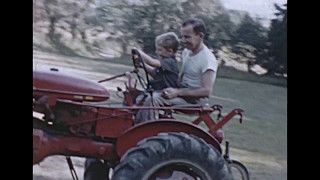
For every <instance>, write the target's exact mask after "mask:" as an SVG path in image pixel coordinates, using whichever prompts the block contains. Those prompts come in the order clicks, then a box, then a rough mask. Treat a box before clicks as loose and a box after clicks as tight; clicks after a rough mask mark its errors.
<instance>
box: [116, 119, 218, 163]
mask: <svg viewBox="0 0 320 180" xmlns="http://www.w3.org/2000/svg"><path fill="white" fill-rule="evenodd" d="M164 132H184V133H187V134H192V135H194V136H197V137H199V138H201V139H203V140H204V141H205V142H206V143H208V144H211V145H212V146H213V147H214V148H216V149H217V150H218V151H219V152H220V153H222V150H221V146H220V143H219V142H218V140H217V139H215V138H214V137H213V136H212V135H211V134H209V133H208V132H207V131H205V130H204V129H203V128H201V127H199V126H197V125H194V124H192V123H189V122H185V121H182V120H172V119H159V120H154V121H148V122H144V123H141V124H138V125H136V126H133V127H131V128H130V129H128V130H126V131H125V132H124V133H123V134H122V135H121V136H120V137H119V138H118V141H117V145H116V146H117V147H116V151H117V153H118V155H119V156H120V157H122V155H124V154H125V152H126V151H127V150H129V149H130V148H132V147H135V146H136V145H137V144H138V142H139V141H141V140H143V139H145V138H148V137H151V136H156V135H158V134H159V133H164Z"/></svg>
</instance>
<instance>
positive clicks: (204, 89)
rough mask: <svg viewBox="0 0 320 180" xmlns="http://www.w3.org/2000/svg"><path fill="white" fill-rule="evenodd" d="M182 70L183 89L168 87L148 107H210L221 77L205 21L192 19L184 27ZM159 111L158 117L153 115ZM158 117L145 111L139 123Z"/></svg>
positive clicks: (154, 95) (140, 114) (154, 97)
mask: <svg viewBox="0 0 320 180" xmlns="http://www.w3.org/2000/svg"><path fill="white" fill-rule="evenodd" d="M181 35H182V43H183V44H184V46H185V48H186V49H184V50H183V52H182V68H181V72H180V75H179V78H178V83H179V84H180V88H172V87H169V88H166V89H164V90H162V92H161V93H154V94H153V103H152V101H151V97H148V98H147V99H146V101H145V103H144V104H143V105H144V106H155V107H161V106H174V105H200V106H209V96H210V94H211V93H212V88H213V85H214V82H215V79H216V74H217V68H218V65H217V61H216V58H215V56H214V55H213V54H212V52H211V51H210V50H209V49H208V47H207V46H206V45H205V44H204V43H203V39H204V36H205V25H204V23H203V21H202V20H201V19H197V18H191V19H188V20H186V21H185V22H184V23H183V24H182V28H181ZM154 112H155V115H154V114H153V113H154ZM157 118H158V112H157V111H152V110H141V111H139V112H138V113H137V116H136V120H137V121H136V122H139V123H140V122H144V121H149V120H152V119H157Z"/></svg>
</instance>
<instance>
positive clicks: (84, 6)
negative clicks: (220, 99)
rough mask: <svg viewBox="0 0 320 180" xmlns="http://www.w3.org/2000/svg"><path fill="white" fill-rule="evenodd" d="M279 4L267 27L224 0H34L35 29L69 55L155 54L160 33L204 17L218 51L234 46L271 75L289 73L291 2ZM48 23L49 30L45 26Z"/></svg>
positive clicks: (208, 35) (250, 63) (239, 58)
mask: <svg viewBox="0 0 320 180" xmlns="http://www.w3.org/2000/svg"><path fill="white" fill-rule="evenodd" d="M88 7H90V8H88ZM275 8H276V10H277V12H276V15H277V17H276V18H275V19H273V20H272V23H271V26H270V28H269V29H267V28H265V27H263V26H262V25H261V24H260V23H259V22H258V21H256V20H255V19H253V18H252V17H250V16H249V15H248V14H243V12H242V15H239V14H241V13H239V14H238V15H236V16H237V17H236V18H238V20H239V22H238V23H235V21H234V19H233V18H234V17H235V16H233V17H231V12H230V11H228V10H226V9H225V8H224V7H223V6H222V5H221V3H220V1H219V0H202V1H198V0H175V1H172V0H152V1H151V0H145V1H128V0H118V1H103V0H81V1H80V0H79V1H76V2H69V1H66V0H34V27H35V28H34V29H36V31H37V32H36V33H39V34H41V33H43V32H46V33H45V35H43V36H44V37H45V38H46V39H47V41H48V42H49V43H50V44H51V46H52V47H53V48H55V49H57V50H59V51H61V52H63V53H64V54H66V55H82V56H90V57H97V52H101V51H104V53H108V51H109V50H108V49H113V50H114V49H115V50H114V51H117V53H118V54H126V53H128V52H130V51H129V49H130V47H132V46H136V45H138V46H141V47H142V48H143V50H144V51H146V52H147V53H150V54H154V51H155V45H154V39H155V37H156V36H157V35H159V34H161V33H164V32H168V31H173V32H176V33H177V34H178V35H180V33H179V32H180V26H181V23H182V22H183V20H185V19H187V18H189V17H198V18H201V19H203V21H204V22H205V24H206V36H205V44H207V45H208V46H209V48H211V49H213V52H214V53H217V52H218V51H219V50H222V49H223V47H228V48H229V49H230V52H232V53H234V54H237V56H236V58H235V59H233V60H236V61H242V63H243V62H245V63H247V64H248V71H249V72H252V71H250V67H252V66H254V65H255V64H257V65H260V66H262V67H264V68H265V69H267V71H268V74H270V75H275V74H280V75H283V74H286V73H287V32H286V31H287V10H286V5H284V7H280V6H278V5H275ZM41 22H47V23H46V24H45V23H42V24H41ZM38 24H40V25H38ZM44 24H45V25H44ZM43 26H47V27H46V28H47V30H41V28H42V27H43ZM39 29H40V30H39ZM41 31H42V32H41ZM103 33H104V34H103ZM34 34H35V32H34ZM41 38H42V37H41ZM41 38H35V39H41ZM108 43H109V44H108ZM35 46H40V45H39V44H36V45H35ZM181 48H182V47H181ZM114 51H113V52H114ZM226 53H228V52H226ZM217 56H218V55H217ZM228 58H230V57H225V59H226V60H228Z"/></svg>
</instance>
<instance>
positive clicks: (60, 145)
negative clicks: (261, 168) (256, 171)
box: [33, 51, 249, 180]
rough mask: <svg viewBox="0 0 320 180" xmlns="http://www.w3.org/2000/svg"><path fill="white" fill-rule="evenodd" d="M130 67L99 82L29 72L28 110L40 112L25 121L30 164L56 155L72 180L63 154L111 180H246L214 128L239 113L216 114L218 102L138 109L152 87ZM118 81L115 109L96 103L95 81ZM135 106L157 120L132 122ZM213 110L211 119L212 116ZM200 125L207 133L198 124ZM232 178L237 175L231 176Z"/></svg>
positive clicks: (100, 91)
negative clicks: (96, 162) (94, 165)
mask: <svg viewBox="0 0 320 180" xmlns="http://www.w3.org/2000/svg"><path fill="white" fill-rule="evenodd" d="M133 53H135V54H138V52H136V51H134V52H133ZM138 55H139V54H138ZM138 57H139V58H141V57H140V56H138ZM139 58H138V59H139ZM133 59H134V58H133ZM140 60H141V59H140ZM136 64H137V63H136V60H134V65H135V68H134V70H133V71H132V72H126V73H123V74H120V75H116V76H114V77H111V78H108V79H105V80H101V81H99V82H94V81H91V80H87V79H84V78H80V77H75V76H70V75H67V74H64V73H61V72H59V71H58V70H57V69H51V70H50V71H49V70H48V71H33V111H34V112H37V113H40V114H42V115H43V116H42V117H37V116H34V117H33V164H37V163H39V162H41V161H42V160H43V159H44V158H46V157H48V156H51V155H64V156H66V157H67V161H68V164H69V167H70V169H71V174H72V176H73V179H77V178H78V177H77V175H76V173H75V171H74V168H73V166H72V162H71V159H70V157H71V156H78V157H86V158H96V159H101V160H103V161H105V162H108V164H109V165H110V166H109V167H110V168H112V169H113V173H112V178H111V179H113V180H120V179H121V180H156V179H167V180H168V179H179V180H187V179H194V180H197V179H201V180H213V179H216V180H229V179H246V180H247V179H249V174H248V171H247V169H246V168H245V166H244V165H243V164H241V163H240V162H238V161H235V160H231V159H230V158H229V155H228V147H229V145H228V142H227V143H226V153H225V155H222V148H221V142H222V140H223V137H224V134H223V131H222V129H221V128H222V126H223V125H224V124H226V123H227V122H228V121H229V120H231V119H232V118H233V117H234V116H235V115H239V116H240V123H241V121H242V113H243V110H241V109H234V110H232V111H231V112H230V113H229V114H227V115H226V116H224V117H223V116H222V115H221V110H222V107H221V106H220V105H213V106H211V107H196V106H195V107H176V106H174V107H144V106H142V104H143V101H144V98H142V99H141V100H140V101H139V102H136V101H137V96H138V95H139V94H148V93H151V95H152V89H151V87H149V86H148V81H149V80H148V76H147V73H146V76H145V77H146V79H147V82H145V81H144V78H143V77H142V76H141V75H139V71H138V68H137V66H136ZM144 70H145V69H144ZM132 74H136V75H137V77H138V80H139V82H140V83H141V85H142V87H144V88H145V89H144V90H138V89H137V88H136V84H135V85H134V86H133V85H132ZM121 76H127V77H128V83H127V84H126V89H125V90H124V91H122V90H121V88H119V87H118V91H121V92H122V93H123V97H124V100H123V104H107V105H105V104H104V105H103V104H101V103H99V102H102V101H106V100H108V99H109V97H110V94H109V92H108V90H107V89H106V88H105V87H104V86H102V85H101V84H100V83H102V82H105V81H110V80H112V79H115V78H117V77H121ZM136 82H137V81H136ZM141 109H144V110H158V111H161V112H162V114H161V116H160V118H159V119H157V120H154V121H148V122H144V123H140V124H137V125H134V119H135V114H136V112H137V111H138V110H141ZM215 111H217V112H218V113H217V120H214V118H213V115H212V113H213V112H215ZM176 113H180V114H187V115H188V116H192V117H195V119H194V120H193V121H192V122H190V121H186V120H180V119H175V118H174V117H173V115H174V114H176ZM201 122H203V123H204V124H205V125H206V126H207V128H204V127H201V126H200V125H199V124H200V123H201ZM233 168H235V169H236V170H238V171H233V170H232V169H233ZM236 173H238V175H237V176H239V178H238V177H237V178H236V177H234V176H236ZM108 178H109V177H106V179H108Z"/></svg>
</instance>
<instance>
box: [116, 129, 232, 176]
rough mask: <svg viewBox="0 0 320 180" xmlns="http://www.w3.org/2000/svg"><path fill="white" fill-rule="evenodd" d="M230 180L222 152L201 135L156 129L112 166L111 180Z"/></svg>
mask: <svg viewBox="0 0 320 180" xmlns="http://www.w3.org/2000/svg"><path fill="white" fill-rule="evenodd" d="M159 178H160V179H162V180H170V179H179V180H180V179H181V180H198V179H201V180H232V179H233V177H232V173H231V171H230V168H229V167H228V164H227V162H226V161H225V160H224V158H223V157H222V155H221V154H220V153H219V152H218V151H217V150H216V149H215V148H214V147H213V146H211V145H208V144H207V143H206V142H205V141H203V140H202V139H200V138H198V137H196V136H193V135H188V134H185V133H160V134H158V135H157V136H154V137H150V138H146V139H144V140H142V141H140V142H139V143H138V145H137V147H135V148H132V149H130V150H128V151H127V152H126V154H124V155H123V157H122V158H121V161H120V164H119V165H118V166H116V168H115V170H114V173H113V177H112V179H113V180H133V179H134V180H138V179H139V180H157V179H159Z"/></svg>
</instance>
